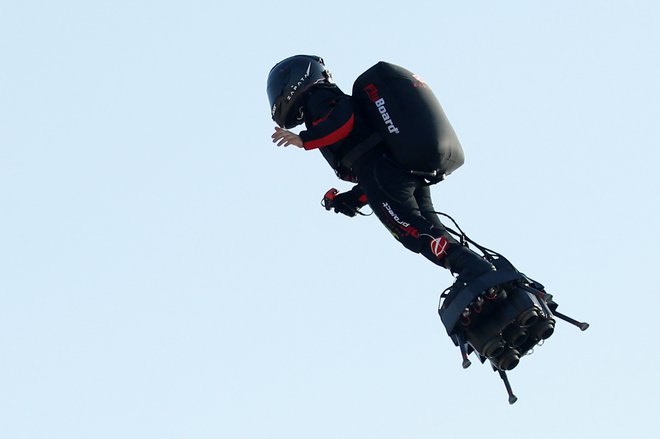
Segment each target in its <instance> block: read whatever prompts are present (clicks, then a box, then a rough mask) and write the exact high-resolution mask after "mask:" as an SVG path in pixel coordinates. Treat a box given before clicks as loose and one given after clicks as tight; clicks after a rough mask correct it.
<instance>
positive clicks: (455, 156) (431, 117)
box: [353, 61, 465, 181]
mask: <svg viewBox="0 0 660 439" xmlns="http://www.w3.org/2000/svg"><path fill="white" fill-rule="evenodd" d="M353 99H354V101H355V103H356V106H357V107H358V109H359V111H361V113H363V115H364V117H365V119H366V120H367V123H368V124H369V125H370V126H371V128H372V129H373V130H375V131H376V132H377V133H378V134H379V137H380V138H381V139H382V140H383V143H384V144H385V146H386V149H387V151H388V152H389V154H390V156H391V157H392V158H393V159H394V160H395V161H396V162H397V163H399V164H400V165H401V166H403V167H404V168H406V169H408V170H410V171H411V172H412V173H416V174H419V175H422V176H425V177H427V178H431V179H434V180H437V181H439V180H440V179H442V178H443V176H444V175H449V174H450V173H452V172H453V171H455V170H456V169H458V168H459V167H460V166H461V165H462V164H463V163H464V161H465V157H464V155H463V148H462V147H461V144H460V142H459V141H458V137H456V133H455V132H454V129H453V128H452V126H451V124H450V123H449V120H448V119H447V116H446V115H445V113H444V111H443V110H442V107H441V106H440V102H438V99H437V98H436V97H435V95H434V94H433V92H432V91H431V88H430V87H429V86H428V84H426V83H425V82H424V81H423V80H422V79H421V78H420V77H419V76H417V75H415V74H414V73H412V72H411V71H409V70H407V69H405V68H403V67H399V66H397V65H394V64H390V63H387V62H383V61H381V62H379V63H378V64H376V65H374V66H373V67H371V68H370V69H368V70H367V71H365V72H364V73H362V74H361V75H360V76H359V77H358V78H357V79H356V80H355V83H354V84H353Z"/></svg>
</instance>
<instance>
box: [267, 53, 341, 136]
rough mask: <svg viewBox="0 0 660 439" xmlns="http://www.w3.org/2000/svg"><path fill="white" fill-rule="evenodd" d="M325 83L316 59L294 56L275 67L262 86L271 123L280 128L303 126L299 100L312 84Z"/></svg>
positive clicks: (322, 66)
mask: <svg viewBox="0 0 660 439" xmlns="http://www.w3.org/2000/svg"><path fill="white" fill-rule="evenodd" d="M329 80H330V72H329V71H328V70H327V69H326V68H325V64H323V59H322V58H320V57H318V56H311V55H296V56H292V57H290V58H287V59H285V60H283V61H280V62H278V63H277V64H275V67H273V68H272V69H271V70H270V73H269V74H268V83H267V86H266V90H267V92H268V100H269V102H270V114H271V117H272V118H273V120H274V121H275V123H277V125H279V126H280V127H282V128H293V127H295V126H296V125H300V124H301V123H302V122H303V110H302V104H303V103H302V99H300V98H301V96H303V95H304V94H305V92H307V91H308V90H309V89H310V87H312V86H313V85H314V84H317V83H319V82H324V81H329Z"/></svg>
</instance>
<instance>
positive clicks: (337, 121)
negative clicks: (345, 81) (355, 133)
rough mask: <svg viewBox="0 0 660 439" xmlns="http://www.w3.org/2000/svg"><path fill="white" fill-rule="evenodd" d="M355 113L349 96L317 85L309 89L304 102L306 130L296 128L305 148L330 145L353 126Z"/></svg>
mask: <svg viewBox="0 0 660 439" xmlns="http://www.w3.org/2000/svg"><path fill="white" fill-rule="evenodd" d="M354 121H355V114H354V112H353V102H352V101H351V98H350V96H347V95H344V94H343V93H341V92H338V91H336V90H332V89H328V88H321V87H319V88H318V89H317V90H314V91H312V92H311V93H310V96H309V97H308V99H307V102H306V104H305V126H306V128H307V129H306V130H304V131H301V132H300V137H301V138H302V140H303V144H304V148H305V149H308V150H309V149H315V148H321V147H324V146H328V145H332V144H333V143H337V142H339V141H340V140H343V139H345V138H346V137H347V136H348V135H349V134H350V133H351V131H352V130H353V124H354Z"/></svg>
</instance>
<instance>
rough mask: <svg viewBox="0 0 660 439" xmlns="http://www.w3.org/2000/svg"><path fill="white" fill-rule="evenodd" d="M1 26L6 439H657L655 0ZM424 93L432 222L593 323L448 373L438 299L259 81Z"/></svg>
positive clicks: (1, 15)
mask: <svg viewBox="0 0 660 439" xmlns="http://www.w3.org/2000/svg"><path fill="white" fill-rule="evenodd" d="M262 3H266V2H255V1H243V2H222V1H219V2H218V1H215V2H214V1H201V0H200V1H196V0H192V1H185V2H184V1H158V2H157V1H143V0H137V1H118V0H113V1H94V2H89V1H71V0H63V1H59V2H47V1H41V2H40V1H31V0H23V1H11V0H3V1H2V2H0V206H1V207H0V226H1V227H0V437H2V438H8V439H23V438H26V439H27V438H29V439H44V438H49V439H56V438H62V439H74V438H81V439H82V438H84V439H89V438H95V439H96V438H102V439H105V438H108V439H117V438H124V439H125V438H136V439H137V438H139V439H145V438H154V439H155V438H157V439H166V438H195V439H197V438H200V439H205V438H227V439H229V438H232V439H234V438H236V439H238V438H241V439H243V438H246V439H252V438H255V439H256V438H259V439H262V438H273V439H280V438H286V439H293V438H309V437H315V438H332V439H336V438H339V437H341V438H356V439H357V438H359V439H364V438H371V437H377V438H379V439H390V438H392V439H394V438H438V437H459V435H460V437H477V436H483V435H484V434H487V435H488V437H490V438H493V439H498V438H509V437H511V434H516V435H525V436H527V435H533V436H534V437H535V438H536V439H546V438H553V437H557V436H560V435H561V437H566V438H571V437H578V436H581V435H588V436H589V437H600V438H615V437H617V438H618V437H622V436H624V435H625V436H633V435H637V436H639V437H655V436H658V434H659V433H660V428H659V427H658V424H657V420H656V417H657V413H658V410H659V409H660V397H659V396H658V394H659V393H660V380H659V379H658V375H657V369H658V361H659V360H660V358H659V354H658V348H659V346H658V345H659V343H658V339H657V333H658V330H657V328H656V326H655V325H654V323H655V321H654V320H655V318H654V312H655V310H656V309H658V308H660V300H659V298H658V296H659V294H660V292H659V288H658V286H657V280H656V279H655V277H656V276H655V274H656V273H657V268H656V267H657V258H658V248H660V233H659V232H658V226H657V224H658V219H657V218H658V217H659V216H660V207H659V202H658V198H659V197H658V194H657V192H658V190H657V186H658V184H657V182H656V173H657V171H656V169H657V164H658V161H659V159H660V153H659V152H658V144H659V139H660V129H659V124H658V122H657V120H658V117H659V116H660V109H659V105H660V104H659V102H660V85H659V81H658V78H660V58H659V57H658V47H660V30H658V23H659V22H660V6H659V4H658V2H655V1H650V0H649V1H625V2H624V1H604V0H600V1H581V2H576V1H566V0H559V1H555V2H538V1H533V2H532V1H509V2H492V1H469V2H455V1H452V2H449V1H417V2H414V3H407V4H405V5H404V3H401V2H394V1H378V2H375V1H365V2H347V1H341V0H339V1H335V2H331V3H321V2H312V3H309V2H308V3H304V2H292V1H280V2H272V3H268V4H262ZM297 53H310V54H318V55H321V56H323V57H324V58H325V60H326V63H327V65H328V66H329V68H330V69H331V70H332V72H333V74H334V76H335V79H336V81H337V83H338V84H339V85H340V86H341V87H342V88H343V89H344V90H345V91H350V86H351V84H352V81H353V79H354V78H355V77H356V76H357V75H358V74H359V73H361V72H362V71H363V70H365V69H366V68H368V67H369V66H371V65H372V64H374V63H375V62H377V61H379V60H387V61H390V62H394V63H396V64H400V65H403V66H406V67H408V68H409V69H411V70H414V71H416V72H417V73H419V74H420V75H421V76H423V77H424V78H425V79H426V81H427V82H428V83H429V84H431V86H432V87H433V88H434V90H435V92H436V94H437V95H438V97H439V98H440V100H441V102H442V104H443V106H444V108H445V111H446V112H447V114H448V116H449V118H450V120H451V121H452V123H453V125H454V128H455V129H456V131H457V133H458V135H459V138H460V139H461V141H462V143H463V146H464V149H465V152H466V156H467V162H466V165H465V166H464V167H463V168H461V169H459V170H458V171H457V172H456V173H455V174H453V175H452V176H451V177H450V178H449V179H448V180H447V181H445V182H443V183H441V184H439V185H437V186H435V187H434V188H433V194H434V198H435V202H436V207H437V208H438V209H439V210H442V211H445V212H447V213H450V214H451V215H453V216H454V217H455V218H456V219H457V220H459V222H460V224H461V226H462V227H463V228H464V230H465V231H466V232H467V233H468V234H469V235H470V236H472V237H473V238H474V239H476V240H477V241H479V242H481V243H483V244H484V245H486V246H488V247H491V248H494V249H496V250H499V251H501V252H502V253H504V254H505V255H506V256H508V257H509V258H510V259H511V260H512V261H513V262H514V264H516V265H517V266H518V268H520V269H521V270H522V271H524V272H526V273H527V274H529V275H530V276H532V277H534V278H536V279H538V280H539V281H541V282H543V283H544V284H545V285H546V287H547V288H548V290H549V291H551V292H552V293H553V294H555V297H556V298H557V301H558V302H559V303H560V308H559V310H560V311H563V312H565V313H567V314H569V315H574V316H575V317H578V318H581V319H584V320H587V321H589V322H590V323H591V324H592V327H591V329H589V331H587V332H585V333H581V332H580V331H579V330H577V329H576V328H573V327H571V326H569V325H559V326H558V328H557V330H556V332H555V335H554V336H553V337H552V338H551V339H550V340H548V342H547V343H546V344H545V345H544V346H543V347H541V348H539V349H537V351H536V353H535V354H534V355H533V356H531V357H527V358H524V359H523V360H522V361H521V363H520V365H519V366H518V368H517V369H515V370H514V371H512V372H511V373H510V378H511V381H512V384H513V386H514V390H515V392H516V394H517V395H518V397H519V401H518V403H517V404H516V405H514V406H509V405H508V404H507V401H506V393H505V390H504V387H503V385H502V383H501V382H500V380H499V378H498V376H497V374H495V373H493V372H492V370H491V369H490V367H489V366H482V365H480V364H478V362H476V361H474V363H475V364H473V366H472V367H471V368H470V369H468V370H463V369H462V368H461V365H460V356H459V353H458V351H457V349H455V348H454V346H453V344H452V343H451V341H450V340H449V338H448V337H447V336H446V335H445V332H444V328H443V327H442V324H441V322H440V320H439V318H438V317H437V313H436V307H437V301H438V296H439V294H440V292H441V291H442V290H443V289H444V288H445V287H446V286H447V285H449V284H450V282H451V277H450V275H449V273H448V272H446V271H444V270H441V269H438V268H437V267H435V266H434V265H432V264H430V263H429V262H427V261H426V260H425V259H424V258H422V257H421V256H418V255H414V254H411V253H409V252H407V251H406V250H405V249H404V248H403V247H402V246H400V245H399V244H398V243H397V242H396V241H395V240H394V239H392V237H391V236H390V235H389V234H388V233H387V231H386V230H385V229H384V228H383V227H382V226H381V225H380V224H379V223H378V221H377V220H376V219H375V218H373V217H369V218H353V219H349V218H346V217H341V216H338V215H335V214H333V213H327V212H325V211H324V210H323V208H322V207H321V206H320V205H319V201H320V199H321V197H322V195H323V194H324V193H325V191H326V190H327V189H328V188H330V187H332V186H335V187H338V188H340V189H346V188H347V187H348V186H347V185H346V184H344V183H342V182H339V181H337V180H336V179H335V177H334V174H333V173H332V171H331V170H330V169H329V168H328V167H327V165H326V164H325V162H324V160H323V159H322V158H321V157H320V155H319V154H317V153H314V152H304V151H301V150H297V149H295V150H294V149H291V148H289V149H283V148H276V147H274V146H273V145H272V144H271V143H270V139H269V137H270V134H271V132H272V127H273V123H272V122H271V121H270V117H269V108H268V103H267V98H266V94H265V80H266V75H267V74H268V71H269V69H270V68H271V67H272V66H273V65H274V64H275V63H276V62H277V61H279V60H280V59H282V58H284V57H286V56H289V55H292V54H297Z"/></svg>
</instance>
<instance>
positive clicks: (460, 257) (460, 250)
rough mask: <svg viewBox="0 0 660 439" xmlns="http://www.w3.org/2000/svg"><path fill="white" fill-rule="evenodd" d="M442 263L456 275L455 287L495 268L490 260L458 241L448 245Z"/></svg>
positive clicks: (458, 287)
mask: <svg viewBox="0 0 660 439" xmlns="http://www.w3.org/2000/svg"><path fill="white" fill-rule="evenodd" d="M444 263H445V267H447V268H448V269H449V271H451V272H452V273H453V274H454V275H455V276H458V277H457V279H456V282H454V287H455V288H457V289H460V288H461V287H463V286H465V285H467V284H468V283H470V282H471V281H472V280H473V279H475V278H477V277H479V276H481V275H482V274H484V273H488V272H489V271H493V270H495V267H493V265H492V264H491V263H490V262H488V261H487V260H485V259H484V258H482V257H481V256H479V255H478V254H477V253H475V252H473V251H472V250H470V249H469V248H467V247H465V246H463V245H461V244H458V243H456V244H452V245H451V246H450V248H449V251H448V252H447V256H445V260H444Z"/></svg>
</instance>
